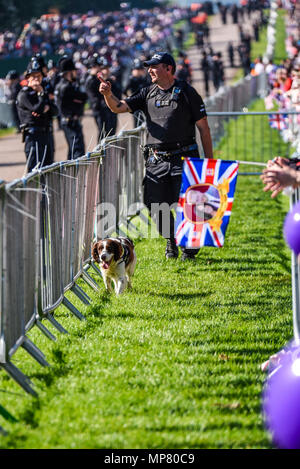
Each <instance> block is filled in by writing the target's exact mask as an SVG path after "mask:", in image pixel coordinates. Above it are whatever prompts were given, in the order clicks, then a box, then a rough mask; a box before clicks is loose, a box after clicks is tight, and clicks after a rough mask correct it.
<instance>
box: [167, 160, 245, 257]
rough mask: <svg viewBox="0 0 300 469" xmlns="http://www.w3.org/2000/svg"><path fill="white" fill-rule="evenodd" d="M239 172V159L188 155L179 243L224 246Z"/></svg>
mask: <svg viewBox="0 0 300 469" xmlns="http://www.w3.org/2000/svg"><path fill="white" fill-rule="evenodd" d="M237 174H238V162H237V161H223V160H215V159H208V158H205V159H200V158H186V159H185V162H184V166H183V173H182V183H181V189H180V195H179V201H178V206H177V210H176V225H175V237H176V243H177V244H178V245H179V246H182V247H187V248H200V247H202V246H214V247H222V246H223V245H224V240H225V233H226V230H227V226H228V223H229V219H230V215H231V210H232V203H233V198H234V192H235V186H236V180H237Z"/></svg>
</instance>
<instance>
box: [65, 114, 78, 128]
mask: <svg viewBox="0 0 300 469" xmlns="http://www.w3.org/2000/svg"><path fill="white" fill-rule="evenodd" d="M80 120H81V118H80V116H71V117H62V118H61V124H62V125H68V126H69V127H72V126H73V125H77V124H78V123H80Z"/></svg>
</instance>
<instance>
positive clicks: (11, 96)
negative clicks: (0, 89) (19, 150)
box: [5, 70, 22, 131]
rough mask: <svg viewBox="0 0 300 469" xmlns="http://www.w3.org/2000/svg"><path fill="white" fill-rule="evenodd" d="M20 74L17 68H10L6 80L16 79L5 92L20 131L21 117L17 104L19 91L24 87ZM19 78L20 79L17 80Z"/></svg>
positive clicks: (14, 121) (15, 123)
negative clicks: (20, 80) (21, 83)
mask: <svg viewBox="0 0 300 469" xmlns="http://www.w3.org/2000/svg"><path fill="white" fill-rule="evenodd" d="M19 78H20V77H19V74H18V72H17V71H16V70H10V71H9V72H8V74H7V75H6V80H15V81H14V82H13V83H11V84H10V86H9V88H8V90H7V92H6V93H5V98H6V102H7V103H8V104H9V105H10V106H11V110H12V115H13V124H14V125H15V126H16V128H17V130H18V131H20V119H19V114H18V110H17V105H16V99H17V96H18V94H19V92H20V91H21V89H22V86H21V85H20V82H19ZM17 80H18V81H17Z"/></svg>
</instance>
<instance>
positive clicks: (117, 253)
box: [113, 242, 123, 262]
mask: <svg viewBox="0 0 300 469" xmlns="http://www.w3.org/2000/svg"><path fill="white" fill-rule="evenodd" d="M113 252H114V260H115V262H117V261H118V260H119V259H121V257H122V254H123V248H122V244H121V243H117V242H115V243H113Z"/></svg>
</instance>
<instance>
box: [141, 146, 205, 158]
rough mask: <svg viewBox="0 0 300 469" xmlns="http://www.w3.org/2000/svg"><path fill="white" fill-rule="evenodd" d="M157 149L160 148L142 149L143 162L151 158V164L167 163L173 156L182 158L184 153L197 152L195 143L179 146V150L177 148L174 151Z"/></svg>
mask: <svg viewBox="0 0 300 469" xmlns="http://www.w3.org/2000/svg"><path fill="white" fill-rule="evenodd" d="M159 148H160V147H157V146H154V145H153V146H152V145H145V146H144V148H143V150H144V158H145V161H147V160H148V158H151V159H152V160H153V162H154V161H155V160H156V161H169V160H170V159H172V158H173V157H174V156H179V155H181V156H184V155H185V154H186V153H189V152H191V151H196V150H198V145H197V143H192V144H190V145H185V146H181V147H180V148H178V147H177V148H176V149H174V150H160V149H159Z"/></svg>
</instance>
